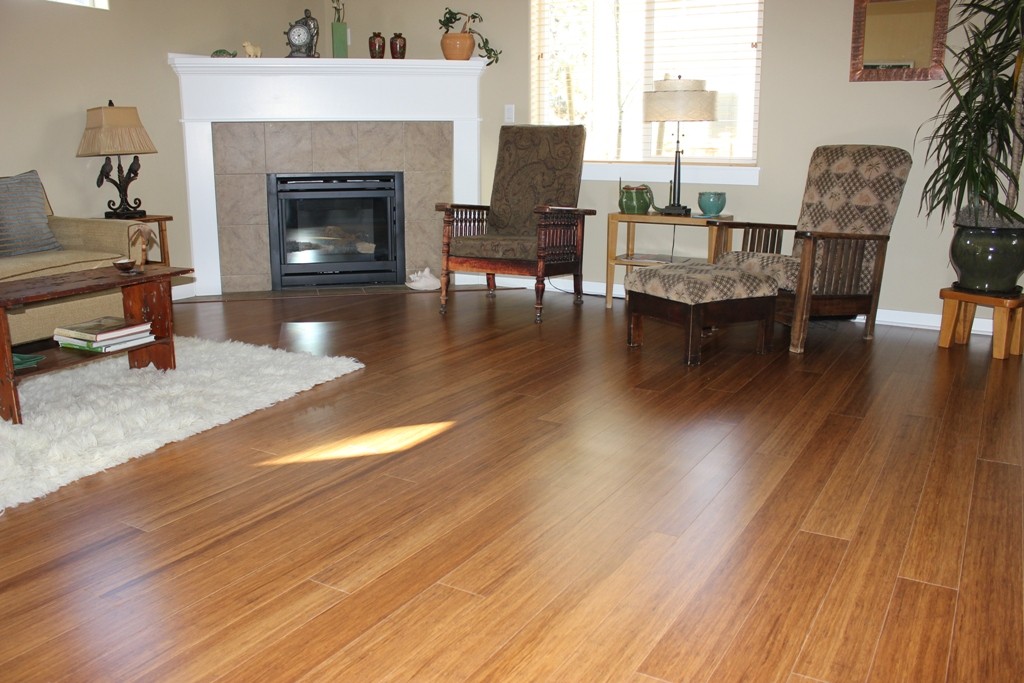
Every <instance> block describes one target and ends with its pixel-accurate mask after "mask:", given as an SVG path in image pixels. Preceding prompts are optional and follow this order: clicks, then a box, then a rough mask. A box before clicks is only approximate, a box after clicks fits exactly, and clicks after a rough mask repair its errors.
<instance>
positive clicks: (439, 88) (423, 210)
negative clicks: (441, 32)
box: [168, 54, 484, 297]
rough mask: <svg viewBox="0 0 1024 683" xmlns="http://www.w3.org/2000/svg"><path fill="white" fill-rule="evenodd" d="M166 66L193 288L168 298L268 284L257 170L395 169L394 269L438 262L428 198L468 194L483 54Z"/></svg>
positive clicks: (195, 60)
mask: <svg viewBox="0 0 1024 683" xmlns="http://www.w3.org/2000/svg"><path fill="white" fill-rule="evenodd" d="M168 62H169V63H170V65H171V67H172V68H173V69H174V71H175V73H177V74H178V80H179V86H180V89H181V107H182V126H183V131H184V138H185V157H186V159H185V165H186V175H187V188H188V204H189V230H190V236H191V241H192V264H193V267H194V268H195V282H194V284H193V285H189V286H186V289H190V290H191V291H180V289H179V288H178V287H176V288H175V296H176V297H181V296H190V295H216V294H221V293H223V292H241V291H266V290H269V289H271V284H270V256H269V238H268V234H267V230H268V229H267V220H268V219H267V190H266V174H267V173H279V172H280V173H305V172H313V171H366V170H375V171H403V172H404V173H405V210H406V224H405V244H406V269H407V271H409V272H412V271H414V270H422V269H423V268H425V267H430V268H431V270H432V271H434V272H435V273H437V272H438V271H439V270H440V262H441V254H440V250H441V221H440V218H439V216H438V214H437V213H436V212H435V211H434V204H435V203H436V202H438V201H447V200H449V199H450V200H453V201H458V202H471V203H475V202H478V201H479V198H480V113H479V99H480V98H479V79H480V76H481V75H482V73H483V69H484V61H483V60H470V61H468V62H446V61H443V60H371V59H285V58H268V59H214V58H209V57H197V56H191V55H176V54H172V55H169V56H168ZM453 93H459V96H458V97H454V96H453Z"/></svg>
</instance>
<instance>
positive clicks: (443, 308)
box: [441, 268, 452, 315]
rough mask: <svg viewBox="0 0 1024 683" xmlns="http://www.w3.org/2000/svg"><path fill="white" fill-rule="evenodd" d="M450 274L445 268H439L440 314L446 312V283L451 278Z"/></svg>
mask: <svg viewBox="0 0 1024 683" xmlns="http://www.w3.org/2000/svg"><path fill="white" fill-rule="evenodd" d="M451 274H452V273H451V271H450V270H448V269H447V268H442V269H441V315H444V314H445V313H447V312H448V283H449V281H450V280H451Z"/></svg>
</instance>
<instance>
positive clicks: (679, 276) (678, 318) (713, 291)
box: [625, 262, 779, 365]
mask: <svg viewBox="0 0 1024 683" xmlns="http://www.w3.org/2000/svg"><path fill="white" fill-rule="evenodd" d="M625 286H626V298H627V301H628V304H627V310H628V312H629V333H628V336H627V337H626V342H627V343H628V344H629V345H630V346H640V345H641V344H643V341H644V335H643V317H644V316H650V317H652V318H657V319H659V320H664V321H667V322H670V323H674V324H677V325H681V326H682V327H683V328H684V329H685V330H686V337H685V339H684V345H685V350H686V362H687V364H688V365H699V364H700V340H701V334H702V332H703V330H704V328H706V327H720V326H723V325H728V324H731V323H739V322H751V321H760V322H761V328H760V333H759V334H758V339H757V352H758V353H767V352H768V351H770V350H771V343H772V333H773V330H774V326H775V296H776V294H778V291H779V287H778V283H776V281H775V279H774V278H772V277H770V276H767V275H761V274H759V273H748V272H747V271H745V270H740V269H739V268H729V267H725V266H719V265H715V264H711V263H703V262H688V263H681V264H667V265H663V266H653V267H650V268H637V269H634V270H633V271H632V272H631V273H629V274H628V275H627V276H626V280H625Z"/></svg>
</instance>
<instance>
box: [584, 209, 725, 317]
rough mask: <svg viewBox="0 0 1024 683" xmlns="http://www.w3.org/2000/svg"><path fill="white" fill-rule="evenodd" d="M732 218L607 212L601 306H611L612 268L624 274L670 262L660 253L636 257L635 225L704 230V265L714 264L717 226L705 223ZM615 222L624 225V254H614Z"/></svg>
mask: <svg viewBox="0 0 1024 683" xmlns="http://www.w3.org/2000/svg"><path fill="white" fill-rule="evenodd" d="M731 220H733V217H732V216H731V215H729V214H724V213H723V214H720V215H718V216H687V217H684V216H662V215H661V214H656V213H655V214H645V215H641V214H630V213H610V214H608V273H607V276H606V277H605V289H604V307H605V308H611V307H612V287H613V286H614V285H615V266H626V273H629V272H630V271H631V270H632V269H633V268H635V267H644V266H653V265H657V264H660V263H671V256H670V255H664V254H637V253H636V251H635V249H634V245H635V243H636V226H637V224H638V223H640V224H643V225H672V226H675V225H682V226H685V227H690V228H707V229H708V263H714V257H715V240H716V239H717V238H718V231H719V229H720V228H719V227H718V226H717V225H708V222H709V221H731ZM619 223H625V224H626V253H624V254H616V251H617V249H618V241H619ZM725 245H726V249H729V248H731V247H732V232H731V231H727V232H726V236H725Z"/></svg>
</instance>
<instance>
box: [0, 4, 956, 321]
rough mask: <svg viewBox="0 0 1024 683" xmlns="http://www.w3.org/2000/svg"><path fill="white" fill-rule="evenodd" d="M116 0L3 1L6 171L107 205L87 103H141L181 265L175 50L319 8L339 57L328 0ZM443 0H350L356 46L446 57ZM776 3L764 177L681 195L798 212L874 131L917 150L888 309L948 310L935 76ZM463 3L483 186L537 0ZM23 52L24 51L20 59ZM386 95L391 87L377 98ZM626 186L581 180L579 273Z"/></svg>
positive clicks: (768, 38) (514, 92)
mask: <svg viewBox="0 0 1024 683" xmlns="http://www.w3.org/2000/svg"><path fill="white" fill-rule="evenodd" d="M111 4H112V6H113V9H112V10H110V11H109V12H98V11H95V10H86V9H81V8H76V7H71V6H64V5H59V4H54V3H49V2H44V1H43V0H0V57H2V63H3V65H4V66H3V69H2V74H3V75H2V78H0V86H2V88H3V92H4V93H5V95H7V97H5V100H6V102H5V106H4V107H3V110H2V113H0V117H3V121H4V124H5V125H4V127H3V129H4V131H5V133H4V142H3V157H2V161H0V173H2V174H4V175H6V174H10V173H17V172H20V171H23V170H26V169H29V168H37V169H39V171H40V173H41V174H42V176H43V178H44V181H45V183H46V186H47V190H48V192H49V194H50V198H51V200H52V201H53V203H54V205H55V209H56V210H57V212H58V213H66V214H68V213H70V214H75V213H77V214H83V213H84V214H86V215H96V214H98V212H100V211H101V210H102V209H103V204H104V203H105V202H106V200H107V199H110V198H112V197H113V190H112V188H109V187H108V188H105V189H103V190H97V189H96V187H95V184H94V179H95V176H96V173H97V172H98V169H99V161H97V160H95V159H76V158H75V156H74V153H75V149H76V147H77V144H78V139H79V137H80V136H81V130H82V126H83V125H84V112H85V109H86V108H87V107H91V106H97V105H100V104H103V103H105V102H106V100H107V99H108V98H109V99H113V100H114V101H115V103H118V104H134V105H136V106H138V107H139V110H140V113H141V115H142V118H143V121H144V123H145V124H146V127H147V129H148V130H149V132H150V134H151V136H152V137H153V139H154V142H155V143H156V145H157V147H158V148H159V149H160V153H159V154H157V155H153V156H149V157H146V158H144V159H143V169H142V177H141V180H139V181H138V182H136V183H135V184H134V185H133V186H132V189H133V190H137V196H140V197H141V198H142V200H143V206H144V207H145V208H146V209H148V210H149V211H151V212H154V213H158V212H159V213H164V212H166V213H172V214H174V215H175V216H176V217H177V218H178V220H175V222H174V223H173V224H172V226H171V227H172V240H173V243H172V249H173V252H172V253H173V254H174V260H175V261H176V262H178V263H185V262H186V259H187V258H188V256H189V247H188V245H187V242H188V232H187V226H186V224H185V220H184V219H185V211H186V200H185V183H184V163H183V151H182V140H181V127H180V124H179V123H178V117H179V115H180V110H179V105H178V91H177V81H176V78H175V76H174V74H173V72H172V71H171V69H170V67H168V66H167V63H166V62H167V53H168V52H182V53H192V54H207V53H209V52H210V51H211V50H213V49H214V48H216V47H230V48H231V49H240V44H241V41H242V40H245V39H249V40H252V41H253V42H255V43H259V44H261V45H262V46H263V51H264V54H265V55H267V56H283V55H284V54H285V52H286V48H285V46H284V41H283V36H282V35H281V34H282V31H283V30H284V28H285V27H286V26H287V24H288V21H289V20H294V18H295V17H298V16H300V15H301V14H302V10H303V8H305V7H309V8H310V9H311V10H312V11H313V14H314V16H316V17H317V18H318V19H319V20H320V22H321V25H322V33H323V34H324V36H325V39H324V40H323V42H322V43H321V52H322V53H324V54H329V51H330V48H329V44H328V42H327V40H326V35H327V33H328V29H327V25H328V24H329V23H330V21H331V18H332V16H333V13H332V11H331V9H330V2H329V0H310V1H309V2H302V1H296V0H287V1H285V2H282V1H280V0H245V1H243V0H218V2H207V1H206V0H174V1H173V2H167V1H166V0H165V1H163V2H158V1H157V0H112V3H111ZM444 4H445V3H432V2H424V1H422V0H416V1H413V0H348V1H347V2H346V7H347V15H346V19H347V21H348V23H349V25H350V27H351V29H352V36H353V43H352V46H351V48H350V55H351V56H352V57H367V56H368V53H367V48H366V38H367V37H368V36H369V35H370V33H371V32H372V31H381V32H382V33H384V35H385V36H390V35H391V34H392V33H395V32H399V31H400V32H402V33H403V34H404V35H405V36H406V37H407V38H408V57H409V58H412V59H435V58H440V48H439V46H438V41H439V39H440V31H438V29H437V20H438V19H439V18H440V16H441V12H442V11H443V8H444ZM766 5H767V6H766V8H765V32H764V53H763V54H764V62H763V65H762V82H761V93H762V94H761V112H760V116H761V127H760V153H759V163H760V167H761V183H760V185H759V186H757V187H735V186H727V187H724V188H720V187H714V188H712V187H702V186H688V187H684V188H683V190H684V200H685V201H686V202H687V203H689V204H691V205H692V204H695V203H696V193H697V192H698V191H700V190H703V189H725V190H726V191H727V192H728V197H729V199H728V210H729V211H730V212H732V213H734V214H735V215H736V216H737V217H739V218H750V219H754V218H756V219H764V220H771V221H783V222H792V221H794V220H795V219H796V213H797V210H798V204H799V199H800V195H801V193H802V191H803V179H804V175H805V173H806V169H807V159H808V158H809V156H810V153H811V150H812V149H813V148H814V147H815V146H816V145H819V144H825V143H834V142H870V143H879V144H891V145H898V146H901V147H904V148H906V149H910V150H911V151H912V152H913V153H914V159H915V163H916V166H915V168H914V170H913V172H912V174H911V177H910V181H909V184H908V187H907V191H906V195H905V198H904V202H903V206H902V208H901V210H900V213H899V215H898V217H897V222H896V226H895V228H894V232H893V238H892V242H891V244H890V251H889V254H890V255H889V262H888V268H887V269H886V280H885V285H884V287H883V293H882V307H883V308H885V309H891V310H899V311H907V312H917V313H932V314H936V313H938V312H939V303H938V296H937V290H938V289H939V288H940V287H942V286H945V285H947V284H948V283H949V282H950V281H952V279H953V278H954V274H953V272H952V270H951V269H950V268H949V267H948V259H947V253H946V252H947V248H948V241H949V236H950V229H949V228H948V227H947V228H945V229H943V230H941V231H940V229H939V226H938V225H937V222H936V221H935V220H933V221H931V224H930V225H926V223H925V220H924V218H923V217H919V216H918V214H917V204H918V197H919V196H920V190H921V185H922V183H923V180H924V175H925V169H924V163H923V151H924V150H923V146H922V145H921V144H918V145H917V146H916V147H915V145H914V137H915V133H916V131H917V128H918V126H919V125H920V124H921V123H922V122H924V121H926V120H927V119H928V118H929V117H931V116H932V115H933V113H934V110H935V107H936V105H937V102H938V97H939V94H938V92H937V91H936V90H935V85H936V84H935V82H931V83H928V82H925V83H850V82H849V80H848V74H849V58H850V30H851V23H852V19H853V0H833V1H831V2H821V1H820V0H768V2H767V3H766ZM460 7H465V8H466V9H472V10H475V11H479V12H480V13H481V14H482V15H483V16H484V19H485V21H484V23H483V24H482V26H481V29H483V31H484V33H485V35H487V36H488V37H489V38H490V39H491V42H492V43H494V44H495V45H497V46H498V47H499V48H501V49H502V50H503V51H504V54H503V55H502V57H501V61H500V62H499V63H498V64H497V65H495V66H492V67H489V68H488V69H487V71H486V73H485V74H484V76H483V82H482V86H481V111H482V116H483V135H482V143H483V159H482V164H483V169H484V172H483V175H484V177H483V182H482V187H483V188H484V195H485V197H484V198H486V195H487V194H489V191H490V182H491V177H490V174H491V169H492V168H493V165H494V157H493V154H494V152H493V150H494V149H495V146H496V141H497V129H498V127H499V126H500V125H501V123H502V118H503V111H504V105H505V104H513V105H515V107H516V115H517V120H518V121H520V122H526V121H528V117H529V54H528V53H529V0H474V2H473V3H472V5H471V6H470V5H465V6H460ZM26 26H30V27H35V28H36V29H38V30H39V31H40V35H42V36H44V38H43V39H42V40H39V39H36V38H35V37H34V36H35V34H34V33H26V32H25V31H24V27H26ZM41 46H45V49H44V48H42V47H41ZM16 62H19V63H23V64H22V65H19V66H15V63H16ZM12 93H13V96H12V95H11V94H12ZM395 95H396V96H398V95H399V94H398V93H396V94H395ZM452 95H453V96H457V94H456V93H452ZM386 97H387V94H382V106H386ZM626 180H630V179H628V178H627V179H626ZM655 191H656V192H657V193H658V196H659V197H660V198H664V197H665V196H666V195H667V191H668V190H667V186H664V185H659V186H656V187H655ZM133 194H136V193H133ZM439 199H444V198H439ZM616 199H617V188H616V184H615V183H608V182H588V183H586V184H585V186H584V189H583V192H582V196H581V205H583V206H589V207H592V208H595V209H597V210H598V211H599V215H598V216H597V217H596V218H594V219H592V220H591V221H590V222H589V224H588V225H589V231H588V235H587V245H586V265H585V272H584V276H585V279H586V280H588V281H592V282H603V280H604V254H605V248H606V245H605V229H604V228H605V216H606V215H607V213H608V212H609V211H614V210H615V202H616ZM652 230H657V229H656V228H653V229H652ZM682 232H683V231H681V233H682ZM694 232H695V231H694ZM646 239H648V240H655V241H658V240H660V242H658V243H657V244H656V245H654V246H653V248H657V249H658V250H665V249H667V248H668V247H669V245H670V237H669V235H668V233H660V234H655V235H654V236H652V237H647V238H646ZM680 240H681V241H682V242H684V244H683V245H682V247H681V248H682V249H691V250H693V251H694V252H695V253H699V252H700V249H701V248H702V246H701V245H702V239H701V237H700V236H699V235H695V234H690V235H682V234H680ZM620 278H621V270H620Z"/></svg>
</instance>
